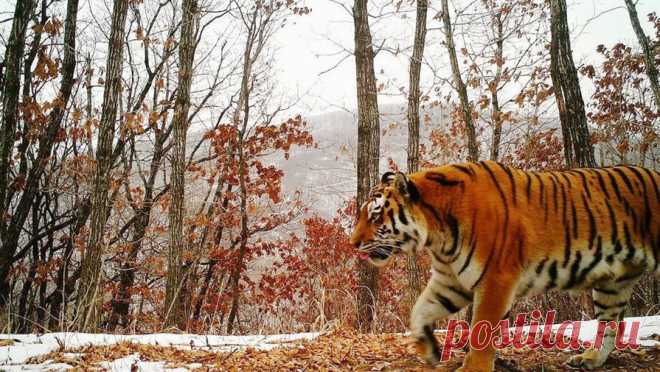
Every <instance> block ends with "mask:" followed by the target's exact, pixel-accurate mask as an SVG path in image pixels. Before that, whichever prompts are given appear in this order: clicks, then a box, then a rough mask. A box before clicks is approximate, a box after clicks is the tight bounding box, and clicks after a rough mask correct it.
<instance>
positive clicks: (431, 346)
mask: <svg viewBox="0 0 660 372" xmlns="http://www.w3.org/2000/svg"><path fill="white" fill-rule="evenodd" d="M461 288H462V287H461V286H460V284H458V282H456V281H455V279H454V278H453V276H452V274H450V273H449V272H447V273H445V272H443V271H437V270H435V269H434V270H433V272H432V274H431V279H430V280H429V282H428V284H427V285H426V288H425V289H424V291H423V292H422V294H421V295H420V296H419V298H417V302H416V303H415V306H414V307H413V309H412V313H411V316H410V328H411V333H412V337H413V338H414V339H415V341H416V346H417V351H418V353H420V354H421V356H422V357H423V358H424V360H425V361H426V362H427V363H429V364H430V365H436V364H438V363H439V362H440V348H439V346H438V342H437V340H436V339H435V336H434V335H433V328H434V323H435V322H436V321H437V320H441V319H444V318H446V317H447V316H449V315H451V314H453V313H455V312H457V311H459V310H460V309H462V308H464V307H465V306H467V305H468V304H469V303H470V302H471V297H472V296H471V295H470V294H468V293H466V292H465V291H464V290H462V289H461Z"/></svg>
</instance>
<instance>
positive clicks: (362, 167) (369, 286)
mask: <svg viewBox="0 0 660 372" xmlns="http://www.w3.org/2000/svg"><path fill="white" fill-rule="evenodd" d="M367 1H368V0H355V2H354V5H353V23H354V26H355V35H354V37H355V52H354V53H355V71H356V85H357V104H358V149H357V205H358V206H361V205H362V204H363V203H364V202H365V201H366V200H367V198H368V197H369V191H370V190H371V188H372V187H373V186H375V185H376V183H377V182H378V179H379V177H378V173H379V169H378V161H379V159H378V157H379V151H380V118H379V115H378V91H377V89H376V75H375V73H374V50H373V44H372V39H371V31H370V30H369V15H368V11H367ZM358 276H359V289H358V293H357V301H358V327H359V328H360V330H361V331H369V330H371V329H372V328H373V320H374V317H375V313H376V303H377V298H378V269H377V268H375V267H373V266H371V265H369V263H367V261H365V260H359V261H358Z"/></svg>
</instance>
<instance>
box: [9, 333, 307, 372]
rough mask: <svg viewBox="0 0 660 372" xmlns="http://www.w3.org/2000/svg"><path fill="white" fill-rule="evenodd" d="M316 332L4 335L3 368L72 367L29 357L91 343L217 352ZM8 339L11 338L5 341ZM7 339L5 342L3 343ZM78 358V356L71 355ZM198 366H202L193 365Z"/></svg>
mask: <svg viewBox="0 0 660 372" xmlns="http://www.w3.org/2000/svg"><path fill="white" fill-rule="evenodd" d="M317 335H318V334H316V333H298V334H289V335H270V336H213V335H187V334H171V333H156V334H149V335H112V334H90V333H62V332H59V333H47V334H42V335H36V334H27V335H15V334H4V335H0V345H3V343H8V344H10V345H9V346H0V371H23V370H44V369H51V370H59V369H64V368H67V367H70V366H67V365H62V364H51V363H42V364H29V359H31V358H35V357H38V356H41V355H45V354H48V353H50V352H52V351H56V350H69V349H77V348H81V347H85V346H90V345H96V346H100V345H113V344H118V343H121V342H130V343H138V344H146V345H156V346H171V347H177V348H181V349H186V350H194V349H204V350H211V351H215V352H219V353H220V352H223V353H227V352H233V351H235V350H237V349H244V348H250V347H251V348H255V349H259V350H270V349H272V348H274V347H277V346H281V345H283V344H287V343H291V342H296V341H302V340H309V339H312V338H314V337H316V336H317ZM4 340H7V341H4ZM3 341H4V342H3ZM71 356H72V357H75V355H73V354H72V355H71ZM137 360H139V355H134V356H131V357H127V358H121V359H118V360H115V361H108V362H107V363H106V365H104V366H103V367H104V368H105V369H108V370H111V371H120V370H130V369H131V368H130V367H131V365H133V364H134V363H135V362H136V361H137ZM138 367H139V370H141V371H142V370H144V371H160V370H163V368H162V363H148V362H147V363H138ZM191 367H193V368H194V367H198V366H191Z"/></svg>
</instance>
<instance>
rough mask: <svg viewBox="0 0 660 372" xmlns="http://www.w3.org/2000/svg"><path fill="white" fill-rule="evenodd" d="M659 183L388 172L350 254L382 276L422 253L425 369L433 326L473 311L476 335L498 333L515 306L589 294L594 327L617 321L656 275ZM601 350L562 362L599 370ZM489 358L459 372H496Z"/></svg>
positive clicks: (415, 324)
mask: <svg viewBox="0 0 660 372" xmlns="http://www.w3.org/2000/svg"><path fill="white" fill-rule="evenodd" d="M658 184H660V173H658V172H657V171H654V170H649V169H645V168H640V167H632V166H616V167H610V168H599V169H573V170H568V171H557V172H526V171H522V170H518V169H514V168H510V167H508V166H504V165H502V164H499V163H496V162H491V161H483V162H480V163H466V164H455V165H447V166H443V167H439V168H434V169H428V170H425V171H421V172H418V173H414V174H410V175H404V174H403V173H392V172H388V173H385V174H384V175H383V176H382V180H381V184H380V185H377V186H376V187H375V188H374V189H373V190H372V191H371V193H370V195H369V199H368V200H367V201H366V202H365V203H364V205H362V206H361V207H360V211H359V216H358V220H357V224H356V227H355V231H354V232H353V234H352V236H351V241H352V243H353V244H354V245H355V246H356V247H357V249H358V250H359V251H360V253H361V254H362V255H364V256H368V260H369V261H370V262H371V263H372V264H374V265H377V266H383V265H384V264H386V263H387V262H388V261H389V260H390V259H391V258H392V256H393V255H394V254H397V253H407V254H416V253H417V252H418V251H420V250H422V249H423V248H427V249H428V250H429V252H430V253H431V258H432V273H431V278H430V280H429V283H428V284H427V286H426V288H425V289H424V290H423V292H422V293H421V295H420V296H419V298H418V300H417V302H416V303H415V305H414V307H413V310H412V314H411V319H410V327H411V333H412V336H413V337H414V338H415V339H416V342H417V346H418V349H419V350H420V352H421V354H422V356H423V357H424V359H425V360H426V361H427V362H429V363H431V364H436V363H438V362H439V357H440V355H439V348H438V345H437V341H436V340H435V338H434V336H433V324H434V322H435V321H436V320H439V319H442V318H445V317H447V316H448V315H449V314H452V313H455V312H457V311H459V310H461V309H462V308H464V307H466V306H467V305H468V304H470V303H473V304H474V313H473V319H472V324H473V325H474V324H476V322H478V321H481V320H485V321H489V322H491V324H496V323H497V322H498V321H499V320H500V319H502V318H504V317H506V315H507V314H508V312H509V309H510V308H511V305H512V302H513V301H514V299H515V298H516V297H522V296H531V295H535V294H538V293H542V292H546V291H549V290H555V289H560V290H583V289H591V290H592V293H593V303H594V305H595V314H596V316H597V317H598V319H599V320H604V321H611V320H620V319H622V317H623V314H624V309H625V307H626V305H627V302H628V300H629V298H630V295H631V292H632V288H633V286H634V284H635V283H636V282H637V281H638V279H639V278H640V277H641V276H642V275H643V274H644V273H645V272H654V273H655V275H658V273H659V270H658V259H659V257H658V255H659V254H660V195H659V194H660V191H658ZM614 333H615V330H612V329H608V330H607V331H606V334H605V336H604V339H603V344H602V347H601V348H600V350H596V349H588V350H586V351H585V352H584V353H583V354H581V355H576V356H574V357H572V358H571V359H570V360H569V364H571V365H573V366H577V367H580V368H588V369H592V368H596V367H599V366H601V365H602V364H603V363H605V361H606V359H607V356H608V354H609V353H610V352H611V351H612V350H613V348H614ZM494 359H495V350H494V349H493V347H492V346H491V347H487V348H486V349H484V350H474V349H473V350H470V351H469V352H468V354H467V355H466V357H465V360H464V361H463V367H462V368H461V370H462V371H491V370H493V368H494Z"/></svg>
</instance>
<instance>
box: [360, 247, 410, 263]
mask: <svg viewBox="0 0 660 372" xmlns="http://www.w3.org/2000/svg"><path fill="white" fill-rule="evenodd" d="M400 252H401V249H391V248H389V247H388V248H384V247H380V248H376V249H373V250H370V251H361V252H360V254H359V256H360V258H361V259H363V260H371V261H385V260H387V259H389V258H390V257H391V256H392V255H394V254H397V253H400Z"/></svg>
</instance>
